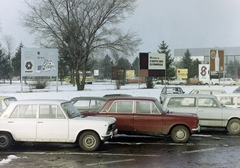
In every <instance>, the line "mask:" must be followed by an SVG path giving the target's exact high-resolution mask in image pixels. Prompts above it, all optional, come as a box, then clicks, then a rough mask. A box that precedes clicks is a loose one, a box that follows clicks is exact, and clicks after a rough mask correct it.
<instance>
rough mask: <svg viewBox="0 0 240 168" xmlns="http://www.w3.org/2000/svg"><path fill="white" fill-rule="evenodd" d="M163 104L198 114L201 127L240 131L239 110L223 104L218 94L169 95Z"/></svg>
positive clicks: (235, 132) (173, 108)
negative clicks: (217, 96)
mask: <svg viewBox="0 0 240 168" xmlns="http://www.w3.org/2000/svg"><path fill="white" fill-rule="evenodd" d="M163 106H164V107H166V108H168V109H169V110H170V111H174V112H184V113H195V114H197V115H198V117H199V124H200V126H201V127H223V128H226V129H227V130H228V132H229V133H230V134H239V133H240V112H239V110H238V109H233V108H228V107H224V106H222V105H221V103H220V102H219V101H218V99H217V98H216V96H213V95H207V94H184V95H180V94H179V95H167V96H166V99H165V100H164V102H163Z"/></svg>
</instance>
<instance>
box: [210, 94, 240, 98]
mask: <svg viewBox="0 0 240 168" xmlns="http://www.w3.org/2000/svg"><path fill="white" fill-rule="evenodd" d="M214 96H216V97H229V96H232V97H236V96H237V97H240V93H224V94H219V93H218V94H214Z"/></svg>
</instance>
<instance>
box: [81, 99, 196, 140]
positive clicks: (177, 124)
mask: <svg viewBox="0 0 240 168" xmlns="http://www.w3.org/2000/svg"><path fill="white" fill-rule="evenodd" d="M82 114H84V115H87V116H89V115H90V116H95V115H97V116H109V117H114V118H116V119H117V122H116V128H117V129H118V130H119V133H124V134H145V135H171V138H172V140H173V141H174V142H187V141H188V139H189V137H190V135H191V134H192V133H194V132H196V131H199V130H200V127H199V124H198V122H199V120H198V117H197V115H196V114H190V113H189V114H186V113H174V112H169V111H168V110H167V109H166V108H164V107H163V106H162V105H161V104H160V102H159V101H158V100H157V99H156V98H149V97H148V98H147V97H142V98H140V97H115V98H110V99H108V100H107V102H106V103H105V105H104V106H103V107H102V108H101V109H100V110H99V111H84V112H82Z"/></svg>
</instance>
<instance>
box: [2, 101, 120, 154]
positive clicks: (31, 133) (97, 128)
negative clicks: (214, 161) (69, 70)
mask: <svg viewBox="0 0 240 168" xmlns="http://www.w3.org/2000/svg"><path fill="white" fill-rule="evenodd" d="M115 124H116V119H115V118H111V117H85V116H81V115H80V114H79V112H78V110H77V109H76V108H75V107H74V106H73V104H72V103H71V102H69V101H66V100H21V101H15V102H12V103H11V104H10V105H9V106H8V107H7V109H6V110H5V111H4V112H3V114H2V115H1V117H0V149H8V148H10V147H11V145H12V144H13V143H14V141H22V142H26V141H29V142H67V143H75V142H78V143H79V146H80V147H81V149H82V150H85V151H94V150H97V149H98V147H99V146H100V144H102V143H103V142H104V141H106V140H108V139H109V138H112V137H113V136H114V135H115V134H116V133H117V129H115Z"/></svg>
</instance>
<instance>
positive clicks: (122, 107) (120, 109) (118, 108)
mask: <svg viewBox="0 0 240 168" xmlns="http://www.w3.org/2000/svg"><path fill="white" fill-rule="evenodd" d="M132 109H133V101H130V100H129V101H122V100H121V101H116V102H114V103H113V105H112V106H111V108H110V109H109V112H112V113H116V112H117V113H132Z"/></svg>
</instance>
